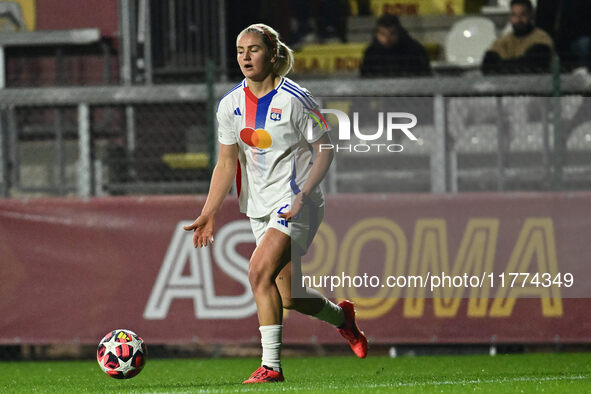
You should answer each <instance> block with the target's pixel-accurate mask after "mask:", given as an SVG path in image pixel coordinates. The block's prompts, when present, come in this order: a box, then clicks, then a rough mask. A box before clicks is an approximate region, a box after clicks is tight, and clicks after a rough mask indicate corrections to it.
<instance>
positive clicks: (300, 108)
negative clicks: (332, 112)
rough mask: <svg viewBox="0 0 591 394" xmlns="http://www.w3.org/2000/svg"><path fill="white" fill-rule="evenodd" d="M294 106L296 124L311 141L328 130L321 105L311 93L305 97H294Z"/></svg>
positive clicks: (293, 114)
mask: <svg viewBox="0 0 591 394" xmlns="http://www.w3.org/2000/svg"><path fill="white" fill-rule="evenodd" d="M306 93H307V92H306ZM292 108H293V110H292V116H293V117H294V124H295V126H296V128H297V129H298V130H299V131H300V133H302V135H303V136H304V138H305V139H306V141H308V142H309V143H313V142H316V141H318V140H319V139H320V137H322V136H323V135H324V133H326V132H327V131H328V128H327V123H326V121H325V120H324V117H323V116H322V114H321V113H320V106H319V105H318V103H317V101H316V100H315V99H314V97H312V96H311V95H310V94H309V93H307V94H306V96H304V97H301V98H298V99H296V98H294V99H293V102H292Z"/></svg>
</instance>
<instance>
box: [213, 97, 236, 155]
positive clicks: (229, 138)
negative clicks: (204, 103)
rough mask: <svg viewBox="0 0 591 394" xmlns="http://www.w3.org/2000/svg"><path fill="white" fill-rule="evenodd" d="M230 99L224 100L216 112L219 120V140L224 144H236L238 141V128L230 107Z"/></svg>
mask: <svg viewBox="0 0 591 394" xmlns="http://www.w3.org/2000/svg"><path fill="white" fill-rule="evenodd" d="M228 101H229V100H222V101H220V104H219V105H218V110H217V113H216V117H217V121H218V141H219V142H220V144H224V145H234V144H236V143H237V142H238V140H237V138H236V130H235V128H234V122H233V120H234V119H233V117H232V111H230V110H229V107H228Z"/></svg>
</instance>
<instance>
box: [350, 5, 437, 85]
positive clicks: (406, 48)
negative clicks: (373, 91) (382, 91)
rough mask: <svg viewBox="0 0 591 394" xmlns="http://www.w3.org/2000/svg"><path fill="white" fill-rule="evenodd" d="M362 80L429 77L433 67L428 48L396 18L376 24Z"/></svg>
mask: <svg viewBox="0 0 591 394" xmlns="http://www.w3.org/2000/svg"><path fill="white" fill-rule="evenodd" d="M360 72H361V76H362V77H404V76H419V75H429V74H430V73H431V66H430V64H429V57H428V56H427V52H426V51H425V48H423V46H422V45H421V44H419V42H418V41H416V40H415V39H413V38H412V37H411V36H410V35H409V34H408V32H407V31H406V29H404V27H402V25H401V24H400V20H399V19H398V18H397V17H396V15H391V14H384V15H382V16H380V17H379V18H378V20H377V27H376V32H375V36H374V39H373V42H372V43H371V44H370V45H369V47H367V49H366V50H365V53H364V55H363V62H362V64H361V68H360Z"/></svg>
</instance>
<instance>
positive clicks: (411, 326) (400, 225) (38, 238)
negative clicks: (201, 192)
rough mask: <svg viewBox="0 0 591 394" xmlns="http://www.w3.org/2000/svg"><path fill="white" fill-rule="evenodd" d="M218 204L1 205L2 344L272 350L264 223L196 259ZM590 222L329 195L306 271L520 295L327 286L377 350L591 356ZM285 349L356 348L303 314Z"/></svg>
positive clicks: (235, 216) (544, 207)
mask: <svg viewBox="0 0 591 394" xmlns="http://www.w3.org/2000/svg"><path fill="white" fill-rule="evenodd" d="M204 200H205V198H204V197H203V196H199V197H110V198H91V199H87V200H80V199H57V198H54V199H29V200H15V199H3V200H0V256H1V264H0V277H1V278H2V281H1V282H0V314H1V315H2V319H1V321H0V343H2V344H53V343H61V344H63V343H81V344H95V343H96V342H97V341H98V340H99V339H100V338H101V337H102V336H103V335H104V333H105V332H108V331H109V330H112V329H114V328H120V327H125V328H128V329H132V330H134V331H136V332H138V333H140V334H141V335H142V336H143V338H144V339H145V340H146V341H147V342H148V343H152V344H156V343H161V344H190V343H197V344H199V343H238V344H244V343H250V344H253V343H257V342H258V338H259V333H258V330H257V327H258V323H257V318H256V306H255V303H254V300H253V297H252V294H251V292H250V290H249V283H248V256H249V255H250V253H251V251H252V250H253V248H254V243H253V237H252V233H251V230H250V227H249V222H248V221H247V219H246V217H245V216H243V215H242V214H240V213H239V212H238V204H237V200H236V199H235V198H233V197H229V198H228V199H227V200H226V202H225V204H224V206H223V208H222V210H221V211H220V213H219V215H218V217H217V221H216V235H215V243H214V245H213V247H208V248H203V249H194V248H193V246H192V241H191V237H192V235H191V234H190V233H187V232H184V231H183V230H182V226H183V225H184V224H187V223H191V222H192V220H193V219H194V218H195V216H196V215H197V214H198V213H199V212H200V210H201V208H202V204H203V203H204ZM590 211H591V193H589V192H579V193H509V194H498V193H484V194H470V193H466V194H458V195H446V196H438V195H426V194H423V195H400V194H399V195H393V194H360V195H355V194H351V195H330V196H328V197H327V208H326V214H325V219H324V222H323V225H322V227H321V228H320V231H319V233H318V235H317V236H316V238H315V241H314V244H313V246H312V247H311V249H310V251H309V255H308V256H306V258H305V261H304V263H303V271H304V274H305V275H343V274H347V275H351V276H355V275H358V276H362V275H363V274H364V273H368V274H369V275H372V276H376V277H378V278H380V279H382V280H383V279H385V278H386V276H387V275H397V276H398V277H406V278H409V275H411V274H415V275H419V274H421V273H422V274H431V275H434V276H435V275H439V276H444V273H445V272H447V273H448V275H456V276H462V275H463V274H464V273H467V274H468V275H471V276H477V277H481V275H482V277H483V278H488V275H489V273H493V272H494V279H495V281H496V283H498V281H499V280H500V279H499V278H500V276H499V275H501V274H504V275H505V279H506V284H505V286H501V285H499V284H497V285H495V286H494V288H490V289H489V288H487V287H486V286H484V287H481V286H478V284H472V283H470V286H469V287H462V286H460V287H456V288H453V289H451V292H448V293H446V292H445V291H446V290H441V292H439V293H438V292H437V291H435V292H434V293H432V294H431V295H429V294H428V293H427V291H428V290H427V289H426V288H424V287H423V288H420V287H416V288H414V289H411V288H410V286H406V287H404V286H402V285H401V284H400V283H399V282H398V284H399V285H401V286H400V287H398V288H397V287H388V286H386V287H371V286H360V287H350V288H345V287H341V288H337V289H335V290H334V292H333V293H330V292H328V290H327V288H326V287H324V288H320V290H321V291H323V292H325V293H326V294H327V295H334V296H336V297H338V298H353V299H355V300H356V301H357V309H358V313H359V315H358V317H359V320H360V325H361V327H363V329H364V330H365V331H366V333H367V334H369V336H370V338H371V341H372V342H373V343H384V344H387V343H425V344H444V343H584V342H588V341H590V340H591V334H590V333H591V330H589V324H588V321H589V319H588V317H587V313H588V310H589V307H590V306H591V304H590V301H589V299H590V297H589V294H591V287H590V285H589V283H588V278H589V277H590V275H589V265H588V264H587V258H588V256H589V245H591V233H589V232H588V231H585V229H587V228H588V218H587V217H586V216H585V215H583V214H582V213H585V212H590ZM513 273H518V274H525V273H528V274H529V275H531V277H530V278H533V277H534V275H535V274H539V275H538V280H537V282H538V283H536V282H535V281H534V280H533V279H529V281H528V282H527V283H526V282H522V281H517V282H515V283H512V284H509V282H510V281H511V279H513V277H512V274H513ZM567 273H568V274H571V278H570V279H572V280H571V281H570V282H571V285H570V286H567V282H568V281H569V278H568V277H567V276H566V274H567ZM545 274H548V275H551V283H550V284H549V285H546V284H545V282H544V281H545V280H546V279H543V278H545V276H544V275H545ZM382 283H383V282H382ZM481 283H482V282H481ZM522 283H523V286H522ZM429 297H434V298H429ZM236 327H240V329H239V330H237V329H236ZM284 337H285V341H286V343H293V344H310V343H322V344H329V343H340V341H341V339H340V337H339V336H338V335H337V334H336V332H335V331H334V330H333V329H331V328H330V327H329V326H327V325H326V324H325V323H322V322H319V321H316V320H315V319H311V318H308V317H306V316H303V315H300V314H298V313H295V312H292V311H290V312H289V313H286V316H285V329H284Z"/></svg>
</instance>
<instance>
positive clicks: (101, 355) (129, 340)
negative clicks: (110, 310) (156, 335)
mask: <svg viewBox="0 0 591 394" xmlns="http://www.w3.org/2000/svg"><path fill="white" fill-rule="evenodd" d="M96 360H97V361H98V363H99V366H100V367H101V369H102V370H103V372H104V373H106V374H107V375H109V376H110V377H112V378H115V379H129V378H133V377H134V376H135V375H137V374H138V373H140V371H141V370H142V368H144V365H145V364H146V345H145V344H144V341H143V339H142V338H140V337H139V336H138V335H137V334H136V333H134V332H133V331H129V330H122V329H119V330H113V331H111V332H110V333H108V334H107V335H105V337H104V338H103V339H101V341H100V343H99V345H98V348H97V350H96Z"/></svg>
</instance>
